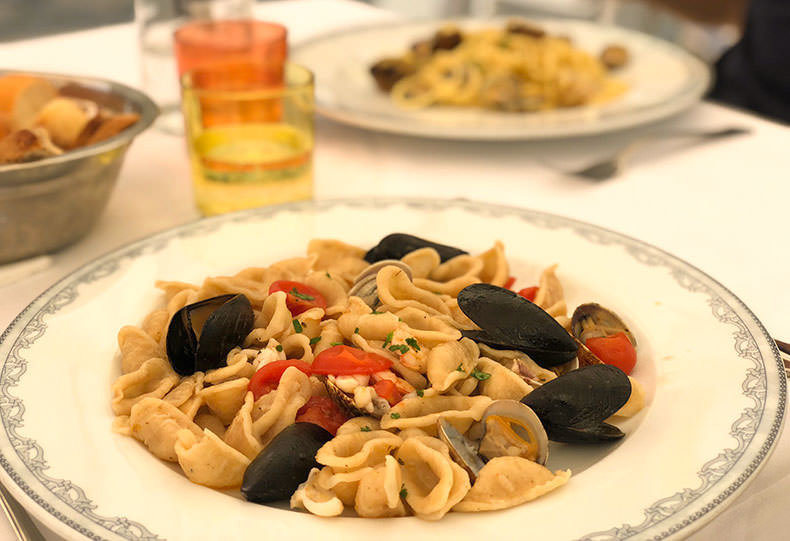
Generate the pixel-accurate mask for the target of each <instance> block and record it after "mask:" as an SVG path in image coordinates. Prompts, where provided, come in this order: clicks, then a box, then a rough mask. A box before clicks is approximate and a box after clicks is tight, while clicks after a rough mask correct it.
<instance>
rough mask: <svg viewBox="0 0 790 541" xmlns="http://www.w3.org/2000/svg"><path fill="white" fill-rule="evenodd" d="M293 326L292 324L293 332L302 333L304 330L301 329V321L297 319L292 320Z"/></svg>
mask: <svg viewBox="0 0 790 541" xmlns="http://www.w3.org/2000/svg"><path fill="white" fill-rule="evenodd" d="M293 324H294V330H295V331H296V332H302V331H303V330H304V329H303V328H302V322H301V321H299V320H298V319H294V320H293Z"/></svg>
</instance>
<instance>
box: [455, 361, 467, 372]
mask: <svg viewBox="0 0 790 541" xmlns="http://www.w3.org/2000/svg"><path fill="white" fill-rule="evenodd" d="M455 370H456V371H458V372H465V370H464V365H463V363H461V364H459V365H458V366H457V367H456V369H455Z"/></svg>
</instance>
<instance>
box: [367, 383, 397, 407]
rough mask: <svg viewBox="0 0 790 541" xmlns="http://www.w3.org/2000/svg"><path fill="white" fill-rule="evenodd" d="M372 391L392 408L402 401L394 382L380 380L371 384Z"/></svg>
mask: <svg viewBox="0 0 790 541" xmlns="http://www.w3.org/2000/svg"><path fill="white" fill-rule="evenodd" d="M373 389H374V390H375V391H376V394H377V395H379V396H380V397H381V398H383V399H384V400H386V401H387V402H389V404H390V406H394V405H395V404H397V403H398V402H400V401H401V400H402V399H403V395H402V394H400V391H398V388H397V387H396V386H395V382H394V381H390V380H388V379H382V380H381V381H377V382H376V383H375V384H373Z"/></svg>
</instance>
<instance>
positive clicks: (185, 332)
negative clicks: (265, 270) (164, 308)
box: [166, 294, 255, 376]
mask: <svg viewBox="0 0 790 541" xmlns="http://www.w3.org/2000/svg"><path fill="white" fill-rule="evenodd" d="M254 322H255V314H254V313H253V311H252V306H251V305H250V301H249V299H247V297H245V296H244V295H233V294H230V295H220V296H218V297H212V298H210V299H205V300H202V301H200V302H196V303H193V304H188V305H186V306H184V307H183V308H182V309H181V310H179V311H178V312H176V313H175V314H174V315H173V319H171V320H170V325H168V328H167V338H166V349H167V358H168V360H169V361H170V364H171V365H172V366H173V370H175V371H176V372H177V373H178V374H180V375H182V376H189V375H191V374H194V373H195V372H198V371H201V372H205V371H207V370H211V369H212V368H219V367H220V366H222V365H223V363H224V362H225V357H226V356H227V354H228V352H229V351H230V350H231V349H233V348H234V347H236V346H239V345H240V344H241V343H242V342H243V341H244V338H245V337H246V336H247V335H248V334H250V331H252V328H253V325H254Z"/></svg>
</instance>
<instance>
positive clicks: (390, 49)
mask: <svg viewBox="0 0 790 541" xmlns="http://www.w3.org/2000/svg"><path fill="white" fill-rule="evenodd" d="M446 22H447V21H444V22H441V21H428V22H424V21H423V22H409V23H401V24H398V23H389V24H384V25H379V26H372V27H371V26H368V27H364V28H359V29H355V30H343V31H342V32H338V33H333V34H330V35H327V36H323V37H319V38H316V39H313V40H310V41H308V42H307V43H303V44H301V45H299V46H298V47H296V48H295V49H294V50H293V51H292V52H291V59H292V60H293V61H295V62H297V63H300V64H304V65H306V66H307V67H309V68H310V69H311V70H313V72H314V73H315V77H316V108H317V110H318V112H319V113H321V114H323V115H325V116H327V117H329V118H332V119H334V120H337V121H340V122H344V123H348V124H352V125H355V126H359V127H362V128H369V129H374V130H380V131H386V132H392V133H399V134H405V135H418V136H425V137H439V138H445V139H473V140H482V139H493V140H500V139H501V140H505V139H546V138H555V137H569V136H577V135H590V134H597V133H603V132H607V131H611V130H617V129H621V128H626V127H631V126H636V125H640V124H644V123H647V122H651V121H654V120H658V119H661V118H665V117H667V116H670V115H672V114H675V113H677V112H679V111H681V110H683V109H685V108H687V107H689V106H690V105H692V104H694V103H696V102H697V101H698V100H699V99H700V97H701V96H702V94H703V93H704V92H705V90H706V89H707V87H708V84H709V82H710V75H709V69H708V67H707V66H706V65H705V64H704V63H703V62H702V61H700V60H699V59H697V58H696V57H694V56H692V55H691V54H689V53H687V52H686V51H684V50H683V49H681V48H679V47H677V46H675V45H672V44H671V43H667V42H665V41H662V40H659V39H657V38H653V37H651V36H648V35H645V34H641V33H638V32H635V31H632V30H627V29H624V28H618V27H610V26H602V25H599V24H594V23H591V22H587V21H579V20H569V19H556V20H555V19H547V20H540V19H538V20H536V22H538V23H539V24H540V25H541V26H543V27H544V28H546V30H547V31H548V32H549V33H551V34H555V35H566V36H569V37H570V38H571V39H572V40H573V43H574V44H575V45H576V46H577V47H581V48H582V49H584V50H586V51H589V52H591V53H593V54H597V52H599V51H601V50H602V49H603V48H604V47H605V46H606V45H608V44H611V43H619V44H622V45H625V46H626V47H627V48H628V50H629V51H630V53H631V61H630V63H629V64H628V66H627V67H625V68H624V69H622V70H621V71H619V72H618V74H617V76H618V77H619V78H621V79H622V80H624V81H625V82H626V83H627V84H628V85H629V87H630V89H629V91H628V92H627V93H626V94H625V95H623V96H622V97H620V98H618V99H617V100H613V101H612V102H610V103H607V104H603V105H600V106H584V107H573V108H567V109H558V110H554V111H546V112H538V113H505V112H497V111H486V110H480V109H463V108H457V107H444V108H429V109H424V110H418V111H407V110H403V109H401V108H399V107H397V106H396V105H395V104H393V103H392V102H391V101H390V99H389V96H388V95H387V94H384V93H382V92H380V91H379V90H378V89H377V88H376V85H375V83H374V81H373V78H372V77H371V76H370V73H369V72H368V69H369V67H370V66H371V65H372V64H373V63H374V62H375V61H377V60H379V59H381V58H382V57H386V56H400V55H401V54H402V53H403V52H404V51H406V50H407V49H408V47H409V46H410V45H411V44H412V43H414V42H415V41H418V40H420V39H425V38H427V37H429V36H431V35H433V33H434V32H435V31H436V29H437V28H439V27H440V26H441V25H442V24H445V23H446ZM453 23H454V24H457V25H459V26H460V27H461V28H465V29H474V28H480V27H493V26H501V25H503V24H504V21H502V20H493V21H471V20H462V21H454V22H453Z"/></svg>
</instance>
